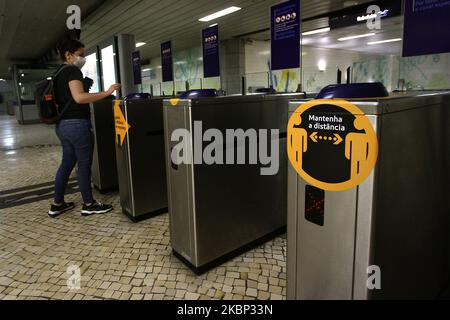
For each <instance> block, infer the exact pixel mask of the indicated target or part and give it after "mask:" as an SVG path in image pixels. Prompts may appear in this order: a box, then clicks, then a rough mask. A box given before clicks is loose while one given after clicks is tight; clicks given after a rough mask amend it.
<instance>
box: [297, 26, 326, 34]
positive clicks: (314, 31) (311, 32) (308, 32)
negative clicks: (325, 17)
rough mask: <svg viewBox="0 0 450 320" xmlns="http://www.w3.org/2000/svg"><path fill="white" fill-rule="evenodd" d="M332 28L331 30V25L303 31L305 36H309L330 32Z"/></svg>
mask: <svg viewBox="0 0 450 320" xmlns="http://www.w3.org/2000/svg"><path fill="white" fill-rule="evenodd" d="M330 30H331V28H330V27H327V28H321V29H316V30H312V31H307V32H303V33H302V35H303V36H309V35H312V34H317V33H324V32H329V31H330Z"/></svg>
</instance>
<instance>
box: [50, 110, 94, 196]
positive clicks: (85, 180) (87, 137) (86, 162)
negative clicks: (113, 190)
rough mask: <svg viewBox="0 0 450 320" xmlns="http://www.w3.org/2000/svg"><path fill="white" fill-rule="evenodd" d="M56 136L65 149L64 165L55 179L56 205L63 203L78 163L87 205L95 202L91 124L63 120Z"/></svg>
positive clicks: (76, 120) (77, 120)
mask: <svg viewBox="0 0 450 320" xmlns="http://www.w3.org/2000/svg"><path fill="white" fill-rule="evenodd" d="M56 135H57V136H58V138H59V140H60V141H61V145H62V148H63V157H62V163H61V166H60V167H59V170H58V173H57V174H56V179H55V203H56V204H59V203H63V202H64V195H65V193H66V188H67V183H68V182H69V178H70V175H71V173H72V171H73V169H74V168H75V164H77V163H78V185H79V187H80V191H81V195H82V197H83V201H84V203H85V204H90V203H93V202H94V199H93V197H92V187H91V167H92V158H93V150H94V148H93V147H94V139H93V135H92V132H91V122H90V121H89V120H84V119H71V120H62V121H61V122H60V123H59V124H58V125H57V126H56Z"/></svg>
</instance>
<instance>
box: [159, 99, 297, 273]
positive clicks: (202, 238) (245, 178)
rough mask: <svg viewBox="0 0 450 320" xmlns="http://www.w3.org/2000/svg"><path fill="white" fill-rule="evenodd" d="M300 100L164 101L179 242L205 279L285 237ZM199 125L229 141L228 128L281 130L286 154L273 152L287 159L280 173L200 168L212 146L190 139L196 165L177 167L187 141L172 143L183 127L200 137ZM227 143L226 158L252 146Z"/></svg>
mask: <svg viewBox="0 0 450 320" xmlns="http://www.w3.org/2000/svg"><path fill="white" fill-rule="evenodd" d="M295 97H300V98H301V97H304V95H273V96H264V95H255V96H233V97H219V98H203V99H192V100H166V101H165V102H164V119H165V120H164V121H165V138H166V156H167V163H168V164H167V176H168V193H169V214H170V227H171V245H172V248H173V252H174V254H175V255H176V256H177V257H178V258H179V259H180V260H181V261H183V262H184V263H185V264H186V265H188V266H189V267H190V268H191V269H192V270H193V271H194V272H196V273H197V274H200V273H203V272H204V271H206V270H208V269H210V268H212V267H214V266H217V265H219V264H221V263H222V262H224V261H226V260H228V259H230V258H232V257H234V256H236V255H239V254H240V253H242V252H245V251H246V250H249V249H250V248H252V247H254V246H255V245H258V244H261V243H263V242H265V241H268V240H270V239H271V238H273V237H274V236H277V235H279V234H281V233H284V232H285V228H286V202H287V199H286V192H287V189H286V188H287V183H286V179H287V167H286V164H287V162H286V161H287V158H286V123H287V107H288V101H289V100H290V99H292V98H295ZM199 121H201V124H200V126H201V129H200V131H201V132H200V134H203V133H204V132H206V131H207V130H208V129H215V130H218V131H220V132H221V133H222V135H223V136H224V137H225V136H226V130H227V129H231V130H233V129H242V130H244V131H246V130H248V129H256V130H257V131H258V130H259V129H268V130H273V129H277V130H279V132H280V136H279V137H278V138H277V139H279V150H276V151H274V150H272V152H275V153H278V152H279V155H280V157H279V171H278V173H276V174H274V175H268V176H264V175H261V168H262V167H263V166H262V165H260V164H253V165H252V164H248V163H247V164H240V165H234V164H228V165H222V164H217V163H216V164H212V165H208V164H205V163H204V162H200V163H197V162H195V163H194V157H195V158H197V156H195V154H197V155H198V154H199V152H202V151H201V150H200V149H202V148H204V147H206V146H207V145H208V144H209V143H206V142H201V140H200V142H198V140H197V139H198V136H197V137H194V138H193V139H192V140H189V139H188V140H187V143H186V148H187V154H188V157H189V161H188V163H182V164H178V163H174V161H173V159H172V153H173V150H174V148H175V147H176V145H177V144H178V143H179V142H174V141H171V140H172V139H171V135H172V133H173V132H174V131H175V130H176V129H180V128H181V129H185V130H187V131H188V132H191V133H193V132H194V131H193V130H198V127H199V123H198V122H199ZM196 132H197V134H198V133H199V131H196ZM269 139H270V138H269ZM194 140H195V141H197V142H196V143H195V148H194V143H193V141H194ZM224 143H225V142H224V141H223V142H221V143H220V144H221V148H222V150H223V151H224V156H225V153H228V152H229V149H232V150H234V152H235V151H236V147H237V145H238V144H243V143H244V144H245V143H246V142H245V141H237V140H236V141H235V142H234V143H229V142H228V144H226V145H225V144H224ZM269 148H270V147H269ZM194 149H195V150H194ZM199 150H200V151H199ZM202 150H203V149H202ZM269 150H270V149H269ZM234 156H236V153H234ZM247 158H248V155H247Z"/></svg>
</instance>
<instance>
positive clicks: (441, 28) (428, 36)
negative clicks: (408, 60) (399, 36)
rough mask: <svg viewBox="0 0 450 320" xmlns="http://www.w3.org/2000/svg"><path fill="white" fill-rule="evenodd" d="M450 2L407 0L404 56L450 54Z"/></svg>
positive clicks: (441, 0) (447, 0) (443, 0)
mask: <svg viewBox="0 0 450 320" xmlns="http://www.w3.org/2000/svg"><path fill="white" fill-rule="evenodd" d="M449 39H450V1H449V0H406V1H405V26H404V37H403V56H404V57H410V56H418V55H425V54H437V53H444V52H450V40H449Z"/></svg>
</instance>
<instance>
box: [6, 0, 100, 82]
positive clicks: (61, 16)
mask: <svg viewBox="0 0 450 320" xmlns="http://www.w3.org/2000/svg"><path fill="white" fill-rule="evenodd" d="M103 2H104V0H77V1H72V0H39V1H36V0H0V44H1V45H0V78H10V77H11V74H10V73H9V72H8V68H9V66H11V65H12V64H14V63H30V62H32V61H34V60H37V59H39V58H41V57H42V56H43V55H44V54H45V53H46V52H47V51H48V50H49V49H51V48H52V47H54V46H55V45H56V43H57V42H58V41H59V40H60V39H61V38H62V37H63V36H64V34H65V33H66V32H67V29H66V19H67V17H68V15H67V13H66V9H67V7H68V6H69V5H71V4H77V5H79V6H80V8H81V12H82V18H83V17H87V16H88V15H89V14H90V13H91V12H92V10H94V9H95V8H97V7H98V5H100V4H102V3H103Z"/></svg>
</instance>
